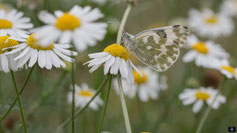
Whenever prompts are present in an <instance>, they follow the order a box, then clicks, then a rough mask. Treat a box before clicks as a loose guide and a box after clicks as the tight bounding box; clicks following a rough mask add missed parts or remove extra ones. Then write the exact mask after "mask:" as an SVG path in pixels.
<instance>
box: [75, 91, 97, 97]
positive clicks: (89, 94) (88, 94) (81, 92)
mask: <svg viewBox="0 0 237 133" xmlns="http://www.w3.org/2000/svg"><path fill="white" fill-rule="evenodd" d="M93 95H94V94H93V93H92V92H90V91H80V92H78V96H83V97H93Z"/></svg>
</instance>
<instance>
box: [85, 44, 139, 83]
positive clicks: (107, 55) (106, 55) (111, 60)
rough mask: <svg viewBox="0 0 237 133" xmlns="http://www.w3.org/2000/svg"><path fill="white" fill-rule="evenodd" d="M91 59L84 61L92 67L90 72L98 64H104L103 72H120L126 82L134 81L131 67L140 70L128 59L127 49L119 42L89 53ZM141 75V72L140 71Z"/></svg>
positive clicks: (115, 73) (114, 73)
mask: <svg viewBox="0 0 237 133" xmlns="http://www.w3.org/2000/svg"><path fill="white" fill-rule="evenodd" d="M89 57H90V58H92V60H90V61H88V62H86V63H85V64H88V66H89V67H92V68H91V69H90V70H89V71H90V72H91V73H92V72H93V71H95V70H96V69H97V68H98V67H99V66H101V65H102V64H104V74H105V75H107V74H113V75H117V74H119V73H120V74H121V77H122V78H123V79H126V80H127V81H128V83H132V82H133V81H134V76H133V68H134V69H135V70H136V71H137V72H139V73H140V71H139V70H138V69H137V68H136V67H135V65H133V63H132V62H131V61H130V59H129V57H130V54H129V51H128V50H126V49H125V48H124V47H123V46H121V45H119V44H116V43H115V44H112V45H109V46H108V47H106V48H105V49H104V51H103V52H99V53H93V54H89ZM140 75H141V73H140Z"/></svg>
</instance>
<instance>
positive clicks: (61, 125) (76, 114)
mask: <svg viewBox="0 0 237 133" xmlns="http://www.w3.org/2000/svg"><path fill="white" fill-rule="evenodd" d="M108 79H109V78H108V77H107V78H106V79H105V80H104V81H103V83H102V84H101V85H100V86H99V88H98V89H97V91H96V93H95V95H94V96H93V97H92V98H91V100H90V101H89V102H88V103H87V104H86V105H85V106H84V107H83V108H82V109H80V110H78V111H77V112H76V113H75V116H74V119H75V118H76V117H78V116H79V115H80V114H82V113H83V112H84V111H85V110H86V109H87V107H88V106H89V104H90V103H91V102H92V101H93V100H94V99H95V98H96V96H97V95H98V94H99V93H100V92H101V90H102V88H103V87H104V86H105V84H106V83H107V82H108ZM71 120H72V117H71V118H69V119H67V120H66V121H65V122H63V123H62V124H60V125H59V126H58V128H59V129H60V128H62V127H64V126H66V125H67V124H69V122H70V121H71Z"/></svg>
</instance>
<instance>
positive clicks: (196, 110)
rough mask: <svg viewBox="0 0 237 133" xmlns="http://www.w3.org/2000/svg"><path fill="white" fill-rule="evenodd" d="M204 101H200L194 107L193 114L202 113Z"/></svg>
mask: <svg viewBox="0 0 237 133" xmlns="http://www.w3.org/2000/svg"><path fill="white" fill-rule="evenodd" d="M203 103H204V102H203V101H202V100H198V101H197V102H196V103H195V104H194V105H193V112H194V113H198V112H199V111H200V109H201V108H202V106H203Z"/></svg>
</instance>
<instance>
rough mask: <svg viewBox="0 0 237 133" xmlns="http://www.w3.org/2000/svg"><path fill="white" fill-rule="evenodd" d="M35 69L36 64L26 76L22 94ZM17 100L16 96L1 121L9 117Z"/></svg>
mask: <svg viewBox="0 0 237 133" xmlns="http://www.w3.org/2000/svg"><path fill="white" fill-rule="evenodd" d="M33 69H34V66H33V67H32V68H31V69H30V72H29V74H28V76H27V78H26V80H25V82H24V84H23V86H22V88H21V90H20V94H21V93H22V92H23V91H24V89H25V87H26V84H27V83H28V81H29V79H30V76H31V74H32V72H33ZM16 102H17V97H16V98H15V100H14V101H13V103H12V104H11V106H10V107H9V108H8V110H7V112H6V113H5V114H4V115H3V117H2V118H1V119H0V122H1V121H3V120H4V119H5V118H6V117H7V115H8V114H9V113H10V112H11V110H12V108H13V107H14V105H15V104H16Z"/></svg>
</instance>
